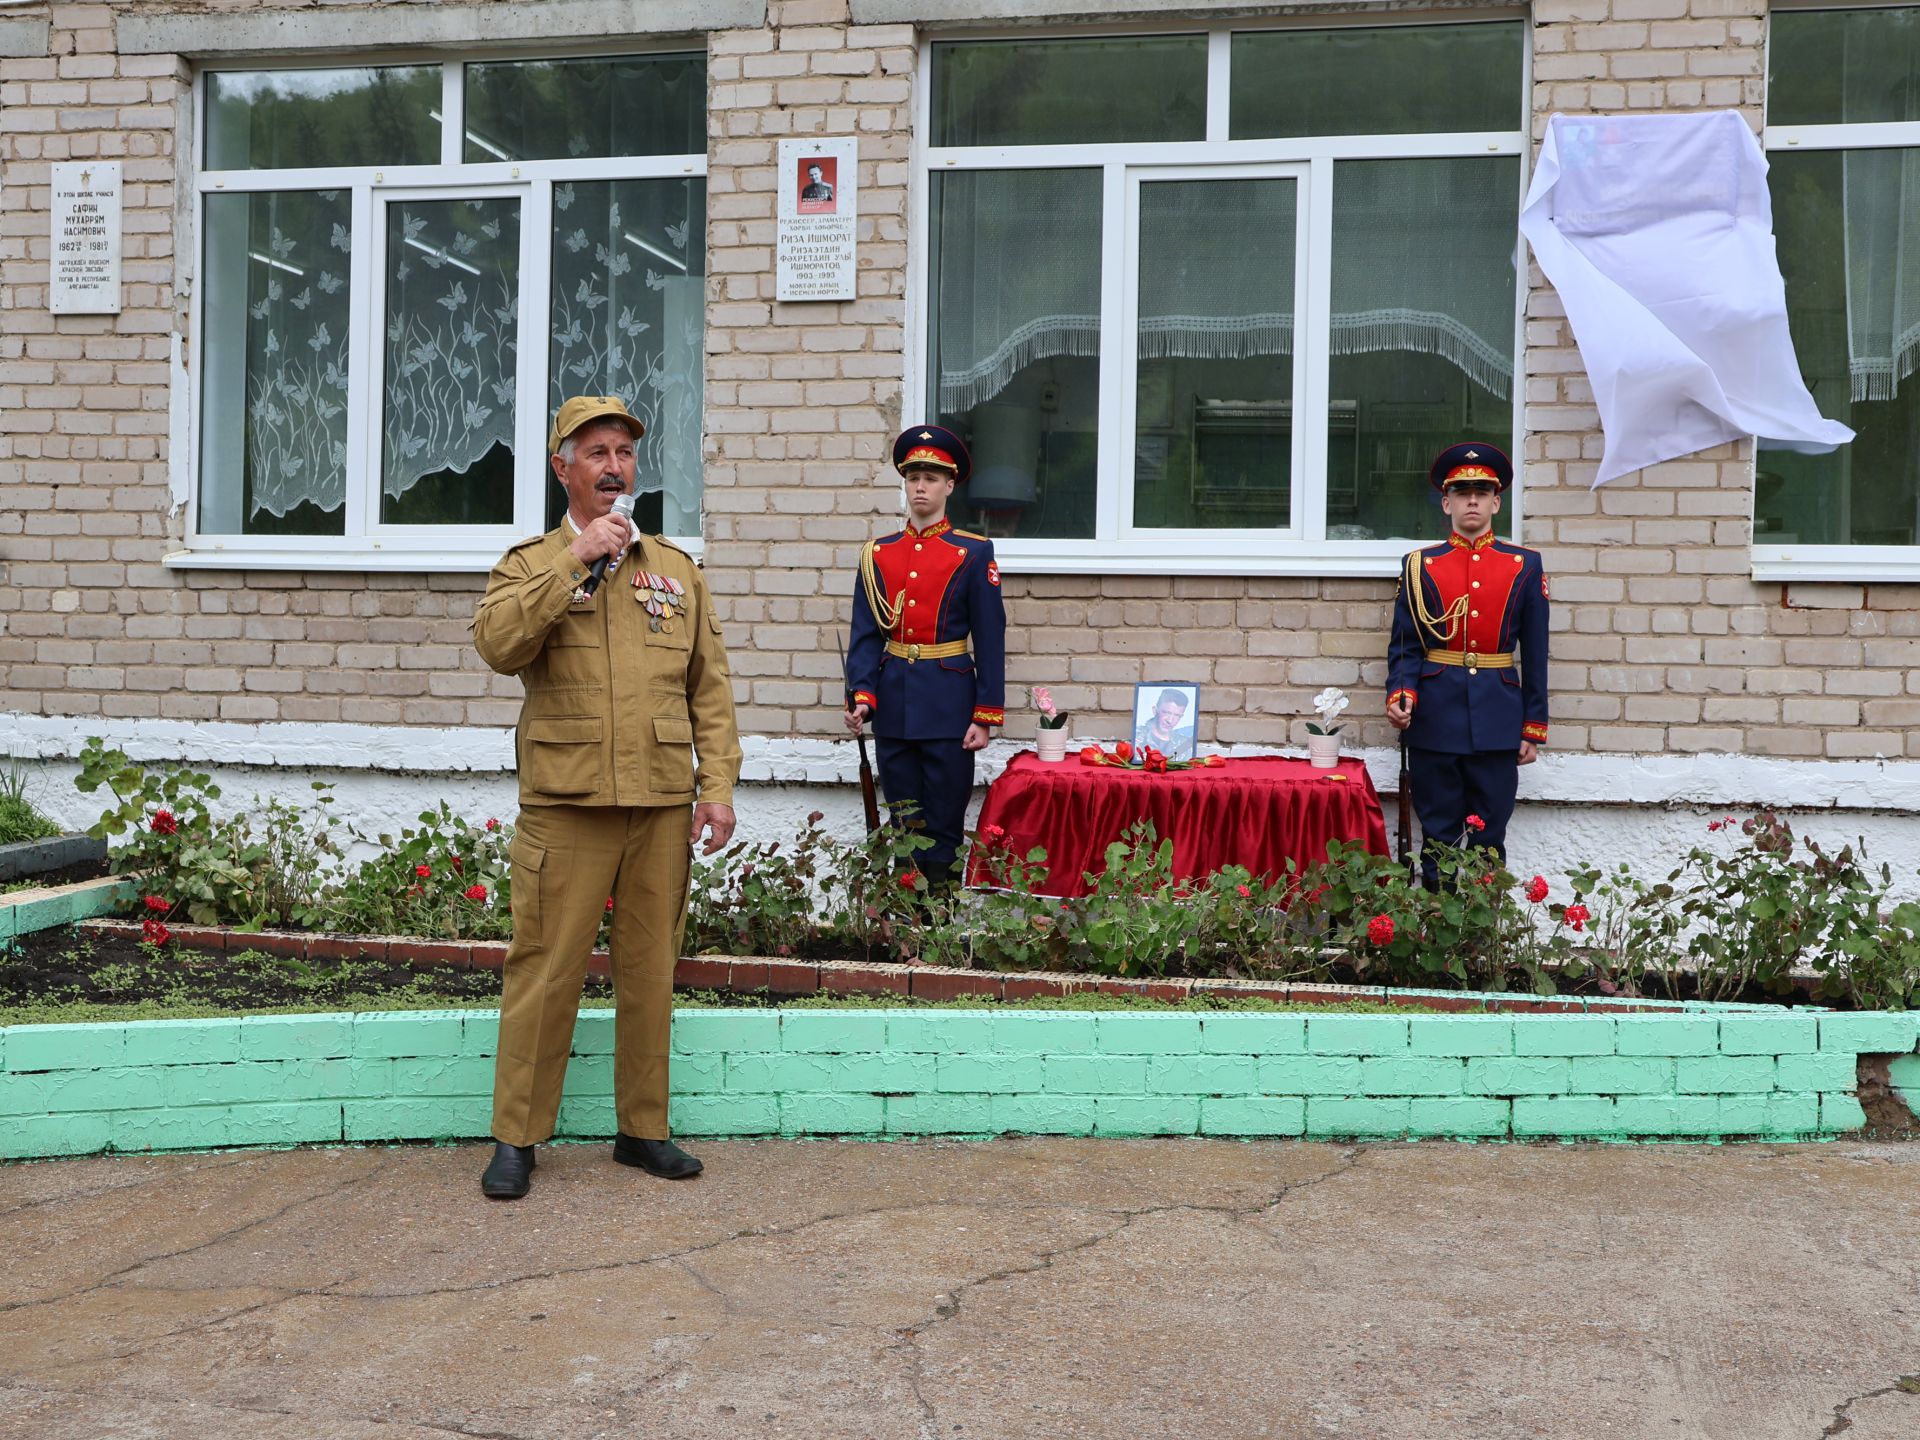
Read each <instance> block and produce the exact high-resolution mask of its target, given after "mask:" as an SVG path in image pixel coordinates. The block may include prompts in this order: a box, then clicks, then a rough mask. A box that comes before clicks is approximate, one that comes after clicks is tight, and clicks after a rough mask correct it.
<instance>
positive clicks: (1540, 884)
mask: <svg viewBox="0 0 1920 1440" xmlns="http://www.w3.org/2000/svg"><path fill="white" fill-rule="evenodd" d="M1546 898H1547V877H1546V876H1544V875H1536V876H1534V877H1533V878H1532V879H1531V880H1529V881H1527V899H1529V900H1531V901H1532V902H1533V903H1534V904H1535V905H1538V904H1539V903H1540V902H1541V901H1542V900H1544V899H1546Z"/></svg>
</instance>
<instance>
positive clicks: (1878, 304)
mask: <svg viewBox="0 0 1920 1440" xmlns="http://www.w3.org/2000/svg"><path fill="white" fill-rule="evenodd" d="M1841 167H1842V168H1841V175H1842V184H1843V188H1844V195H1845V198H1844V201H1843V206H1842V212H1841V223H1842V225H1843V227H1844V231H1845V239H1846V252H1847V373H1848V376H1849V377H1850V381H1851V392H1852V393H1851V398H1852V399H1854V400H1891V399H1893V397H1894V396H1895V395H1896V394H1897V393H1898V392H1899V389H1900V382H1901V381H1902V380H1905V379H1906V378H1907V377H1908V376H1909V375H1911V374H1913V372H1914V367H1915V366H1916V364H1920V150H1897V149H1887V150H1849V151H1848V152H1847V153H1846V155H1845V156H1844V157H1843V159H1842V160H1841Z"/></svg>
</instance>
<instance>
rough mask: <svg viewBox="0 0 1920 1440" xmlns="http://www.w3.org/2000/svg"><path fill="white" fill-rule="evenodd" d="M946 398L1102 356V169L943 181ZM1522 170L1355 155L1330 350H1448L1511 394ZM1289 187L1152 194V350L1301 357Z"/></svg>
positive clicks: (1144, 288)
mask: <svg viewBox="0 0 1920 1440" xmlns="http://www.w3.org/2000/svg"><path fill="white" fill-rule="evenodd" d="M938 178H939V183H940V204H939V219H938V222H937V226H936V233H937V237H938V243H939V247H940V249H939V268H938V281H937V283H938V302H937V306H938V315H937V319H938V325H939V332H938V371H939V381H940V390H939V405H940V409H941V411H942V412H943V413H945V414H955V413H959V412H963V411H966V410H970V409H971V408H972V407H973V406H975V405H977V404H980V403H982V402H983V401H987V400H990V399H992V398H993V397H994V396H995V395H997V394H998V393H999V392H1000V391H1001V390H1002V389H1004V388H1005V387H1006V386H1007V384H1008V383H1009V382H1010V381H1011V380H1012V379H1013V377H1014V376H1015V375H1016V374H1017V373H1019V371H1020V370H1021V369H1022V368H1024V367H1025V366H1027V365H1030V364H1032V363H1034V362H1035V361H1038V360H1043V359H1047V358H1049V357H1051V356H1056V355H1086V356H1091V355H1098V354H1099V353H1100V218H1101V217H1100V198H1101V197H1100V183H1099V176H1098V175H1097V173H1095V172H1091V171H1058V170H1007V171H981V172H970V173H960V174H952V175H942V176H940V177H938ZM1511 184H1512V179H1511V170H1510V167H1509V166H1507V165H1503V164H1498V163H1489V162H1488V161H1486V160H1482V159H1478V158H1474V159H1461V160H1445V159H1443V160H1404V161H1401V160H1395V161H1366V162H1351V163H1343V164H1342V165H1341V166H1340V167H1339V168H1338V170H1337V171H1336V175H1335V182H1334V196H1335V199H1334V221H1333V223H1334V267H1333V277H1332V283H1333V318H1332V334H1331V341H1330V343H1331V348H1332V351H1333V353H1334V354H1336V355H1354V354H1361V353H1368V352H1374V351H1389V350H1410V351H1416V352H1420V353H1423V354H1431V355H1440V356H1443V357H1445V358H1446V359H1447V360H1449V361H1451V362H1452V363H1453V364H1454V365H1457V366H1458V367H1459V368H1460V369H1461V370H1463V371H1465V372H1466V373H1467V374H1468V375H1469V376H1470V377H1471V378H1472V379H1473V380H1475V381H1476V382H1477V383H1479V384H1480V385H1482V386H1483V387H1485V388H1486V389H1487V390H1489V391H1491V392H1492V393H1493V394H1495V395H1497V396H1499V397H1501V398H1502V399H1504V398H1506V397H1507V396H1508V395H1509V394H1510V393H1511V392H1512V389H1513V327H1514V308H1513V307H1514V271H1513V259H1512V257H1513V252H1514V236H1513V195H1512V192H1511V189H1510V188H1503V187H1510V186H1511ZM1296 189H1297V187H1296V185H1295V184H1294V183H1293V182H1292V181H1286V180H1259V179H1254V180H1205V181H1152V182H1149V183H1147V184H1144V185H1142V186H1141V201H1140V254H1141V257H1142V258H1141V266H1142V275H1141V281H1140V321H1139V340H1138V343H1139V353H1140V356H1141V358H1142V359H1155V358H1159V359H1164V358H1170V357H1178V358H1183V359H1241V358H1245V357H1247V356H1252V355H1288V354H1292V353H1293V349H1294V315H1295V296H1294V294H1293V277H1294V248H1295V236H1296V225H1295V216H1296V214H1297V206H1298V196H1297V194H1296Z"/></svg>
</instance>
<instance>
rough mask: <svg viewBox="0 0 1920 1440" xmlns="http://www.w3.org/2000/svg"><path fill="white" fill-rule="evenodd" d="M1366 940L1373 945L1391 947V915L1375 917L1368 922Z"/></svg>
mask: <svg viewBox="0 0 1920 1440" xmlns="http://www.w3.org/2000/svg"><path fill="white" fill-rule="evenodd" d="M1367 939H1369V940H1371V941H1372V942H1373V943H1374V944H1375V945H1391V944H1392V943H1393V917H1392V916H1391V915H1376V916H1374V917H1373V919H1371V920H1369V921H1368V922H1367Z"/></svg>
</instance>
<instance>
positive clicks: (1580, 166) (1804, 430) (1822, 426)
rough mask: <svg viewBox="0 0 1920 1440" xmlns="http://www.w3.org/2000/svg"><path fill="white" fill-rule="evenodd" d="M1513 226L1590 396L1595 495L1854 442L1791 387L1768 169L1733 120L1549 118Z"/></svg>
mask: <svg viewBox="0 0 1920 1440" xmlns="http://www.w3.org/2000/svg"><path fill="white" fill-rule="evenodd" d="M1520 228H1521V230H1522V231H1523V232H1524V233H1525V234H1526V237H1527V239H1528V241H1529V242H1530V243H1531V244H1532V246H1533V251H1534V254H1535V256H1536V257H1537V258H1538V259H1539V261H1540V268H1541V269H1542V270H1543V271H1545V272H1546V276H1547V278H1548V279H1549V280H1551V281H1552V282H1553V286H1554V288H1555V289H1556V290H1557V291H1558V292H1559V295H1560V300H1561V303H1562V304H1563V305H1565V307H1566V311H1567V319H1568V322H1569V323H1570V324H1571V325H1572V327H1573V333H1574V338H1575V340H1576V341H1577V342H1578V344H1579V346H1580V354H1581V357H1582V359H1583V360H1584V361H1585V363H1586V367H1587V375H1588V378H1589V380H1590V381H1591V382H1592V385H1593V395H1594V403H1595V405H1596V406H1597V408H1598V409H1599V412H1600V424H1601V429H1602V430H1603V431H1604V432H1605V435H1606V450H1605V453H1604V455H1603V457H1602V459H1601V462H1600V467H1599V471H1598V473H1597V474H1596V475H1595V478H1594V482H1593V483H1594V484H1595V485H1596V486H1598V485H1602V484H1605V483H1606V482H1607V481H1608V480H1611V479H1614V478H1616V477H1617V476H1620V475H1625V474H1628V473H1630V472H1631V471H1635V470H1640V469H1643V468H1645V467H1646V466H1648V465H1655V464H1658V463H1660V462H1661V461H1663V460H1671V459H1674V458H1676V457H1678V456H1681V455H1690V454H1692V453H1694V452H1695V451H1697V450H1704V449H1706V448H1707V447H1709V446H1712V445H1718V444H1722V443H1724V442H1726V441H1729V440H1735V439H1738V438H1740V437H1741V436H1745V435H1756V436H1759V437H1760V438H1761V439H1763V440H1767V441H1771V442H1773V443H1775V444H1778V445H1781V446H1783V447H1785V448H1792V449H1805V450H1814V451H1820V450H1831V449H1833V448H1834V447H1835V446H1837V445H1842V444H1845V443H1846V442H1847V441H1848V440H1851V439H1852V438H1853V432H1852V431H1851V430H1849V429H1848V428H1847V427H1846V426H1844V425H1841V424H1839V423H1838V422H1837V421H1832V420H1827V419H1825V418H1823V417H1822V416H1821V414H1820V412H1819V411H1818V409H1816V408H1815V406H1814V403H1813V397H1812V396H1811V395H1809V394H1808V393H1807V387H1806V384H1805V382H1804V381H1802V380H1801V378H1800V368H1799V365H1798V363H1797V362H1796V360H1795V358H1794V352H1793V340H1792V337H1791V336H1790V335H1789V334H1788V331H1787V302H1786V287H1785V285H1784V284H1783V282H1782V281H1781V278H1780V266H1779V263H1778V261H1777V260H1776V259H1775V256H1774V248H1773V207H1772V202H1771V199H1770V197H1769V195H1768V192H1767V181H1766V162H1765V160H1764V158H1763V157H1762V156H1761V154H1760V147H1759V145H1758V143H1757V142H1756V141H1755V140H1754V137H1753V132H1752V131H1751V130H1749V129H1748V128H1747V125H1746V122H1745V121H1744V120H1743V119H1742V118H1741V117H1740V116H1739V115H1737V114H1735V113H1734V112H1732V111H1719V112H1714V113H1709V114H1702V115H1637V116H1595V117H1580V118H1574V117H1569V116H1565V115H1555V116H1553V117H1552V118H1551V119H1550V120H1549V121H1548V122H1547V135H1546V143H1545V144H1544V145H1543V146H1542V147H1541V151H1540V162H1539V165H1538V167H1537V168H1536V169H1535V171H1534V175H1533V186H1532V189H1531V190H1530V191H1529V192H1528V195H1527V202H1526V205H1525V207H1524V208H1523V210H1522V211H1521V215H1520Z"/></svg>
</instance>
